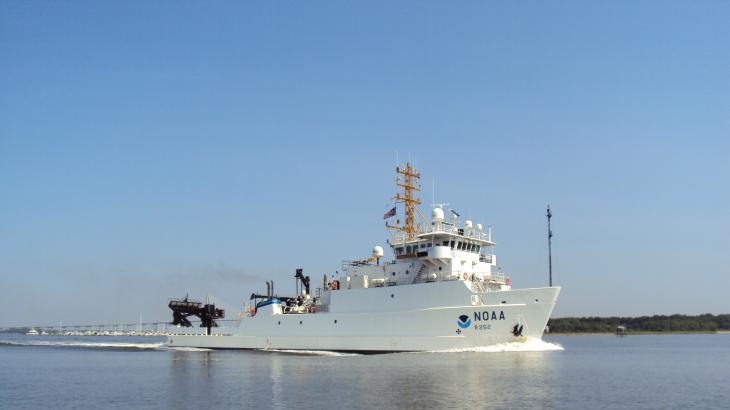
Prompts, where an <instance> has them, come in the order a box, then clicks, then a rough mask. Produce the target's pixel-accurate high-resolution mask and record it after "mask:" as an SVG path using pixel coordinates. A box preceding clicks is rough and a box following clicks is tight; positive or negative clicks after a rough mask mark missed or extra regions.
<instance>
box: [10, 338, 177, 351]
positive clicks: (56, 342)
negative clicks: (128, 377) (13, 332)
mask: <svg viewBox="0 0 730 410" xmlns="http://www.w3.org/2000/svg"><path fill="white" fill-rule="evenodd" d="M0 344H4V345H13V346H51V347H85V348H99V349H103V348H106V349H159V348H161V347H162V346H163V345H164V343H162V342H160V343H117V342H107V343H95V342H78V341H64V340H54V341H48V340H28V341H20V340H0Z"/></svg>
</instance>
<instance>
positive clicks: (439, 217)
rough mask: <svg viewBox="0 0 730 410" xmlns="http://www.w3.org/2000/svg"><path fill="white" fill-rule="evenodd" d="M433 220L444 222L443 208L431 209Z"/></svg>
mask: <svg viewBox="0 0 730 410" xmlns="http://www.w3.org/2000/svg"><path fill="white" fill-rule="evenodd" d="M431 220H432V221H433V222H443V221H444V210H443V209H441V208H433V211H431Z"/></svg>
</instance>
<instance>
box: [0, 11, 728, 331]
mask: <svg viewBox="0 0 730 410" xmlns="http://www.w3.org/2000/svg"><path fill="white" fill-rule="evenodd" d="M729 17H730V3H729V2H726V1H700V2H688V1H676V2H674V1H661V2H660V1H656V2H651V1H643V2H635V1H615V2H585V1H576V2H568V1H564V2H543V1H536V2H520V4H515V3H513V2H482V1H476V2H458V3H449V4H447V3H444V2H423V1H414V2H397V4H393V2H371V1H368V2H359V3H356V2H290V3H284V2H264V3H255V2H217V3H215V4H210V3H205V4H201V3H196V2H178V1H174V2H162V1H160V2H118V3H114V2H98V1H89V2H81V1H78V2H66V1H48V2H42V1H28V2H9V1H6V2H3V4H2V5H0V190H1V191H0V326H2V325H19V324H38V323H57V322H58V321H59V320H63V321H64V322H65V323H69V324H70V323H85V322H112V321H136V320H137V319H138V315H140V314H141V315H142V316H143V319H145V320H148V319H149V320H152V319H155V320H158V319H168V316H169V314H168V312H167V308H166V299H167V298H168V297H172V296H181V295H183V296H184V294H185V292H186V291H190V292H191V295H196V296H202V295H204V294H205V292H209V293H210V294H211V295H213V296H214V298H215V299H216V300H217V301H219V303H221V304H223V305H224V306H226V307H228V308H229V309H235V308H236V307H237V306H240V302H242V301H243V300H244V299H247V297H248V295H249V294H250V293H251V292H252V291H254V290H256V291H261V290H262V289H265V288H264V281H265V280H266V279H269V278H273V279H274V280H275V281H276V283H277V287H278V288H279V289H281V290H282V291H284V290H286V289H293V283H294V281H293V279H292V276H293V272H294V269H295V268H297V267H303V268H304V269H305V271H306V272H307V273H309V274H311V275H313V276H314V277H317V278H318V277H320V275H321V274H323V273H332V272H334V271H335V270H337V269H339V264H340V261H341V260H342V259H351V258H358V257H362V256H367V255H368V254H369V252H370V250H371V248H372V246H373V245H375V244H384V243H385V238H386V236H385V232H384V230H383V227H382V224H383V221H382V215H383V212H385V211H386V210H387V209H388V203H389V197H390V196H392V194H393V193H394V189H395V187H394V185H393V175H394V174H393V167H394V163H395V157H396V153H399V155H400V158H401V159H404V158H406V157H407V156H408V154H409V153H410V155H411V157H412V158H414V159H415V161H416V165H417V166H419V168H420V169H421V171H422V173H423V175H424V188H425V190H424V192H423V199H424V202H426V203H429V202H430V201H431V192H430V185H431V180H432V178H435V179H436V186H437V188H436V191H437V192H436V199H437V202H450V203H451V204H452V205H453V206H454V207H455V208H457V209H459V210H460V211H462V212H463V213H466V214H467V216H468V215H471V219H473V220H475V221H476V222H482V223H484V224H491V225H493V226H494V229H495V237H496V240H497V243H498V247H497V252H498V256H499V260H500V265H501V266H502V267H503V269H504V270H505V271H506V272H507V273H508V274H510V275H511V276H512V279H513V283H514V285H515V286H517V287H534V286H542V285H545V284H546V282H547V267H546V265H547V264H546V259H547V252H546V244H545V230H546V228H545V219H544V211H545V209H544V208H545V205H546V204H547V203H548V202H549V203H551V204H552V205H553V207H554V214H555V216H554V218H553V220H554V232H555V237H554V270H555V282H556V283H557V284H559V285H562V286H563V293H562V295H561V298H560V300H559V303H558V307H557V309H556V312H555V314H556V316H568V315H641V314H653V313H691V314H695V313H703V312H713V313H720V312H730V299H728V297H727V295H728V289H730V251H729V250H728V248H729V246H728V245H730V235H729V234H730V212H729V211H728V209H729V207H728V202H729V201H730V188H729V187H730V184H729V182H730V181H729V180H730V165H729V164H730V74H729V73H730V24H728V18H729Z"/></svg>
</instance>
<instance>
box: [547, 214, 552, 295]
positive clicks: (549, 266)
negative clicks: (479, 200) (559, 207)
mask: <svg viewBox="0 0 730 410" xmlns="http://www.w3.org/2000/svg"><path fill="white" fill-rule="evenodd" d="M552 217H553V213H552V212H550V205H548V207H547V221H548V274H549V275H550V287H553V245H552V242H553V230H552V229H551V228H550V219H551V218H552Z"/></svg>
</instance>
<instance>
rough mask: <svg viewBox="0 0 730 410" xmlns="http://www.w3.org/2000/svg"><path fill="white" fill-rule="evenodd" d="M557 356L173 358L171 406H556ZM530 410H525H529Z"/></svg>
mask: <svg viewBox="0 0 730 410" xmlns="http://www.w3.org/2000/svg"><path fill="white" fill-rule="evenodd" d="M559 355H560V353H556V352H519V353H517V352H514V353H496V354H480V353H471V352H468V353H400V354H382V355H367V356H341V357H338V356H309V355H292V354H285V353H279V352H256V351H250V352H235V351H210V352H170V358H169V359H170V375H171V378H172V379H173V383H172V384H171V390H172V391H171V392H170V393H171V394H170V397H174V398H175V399H174V400H173V402H172V403H174V404H175V405H185V404H189V403H191V402H196V401H199V400H200V397H209V398H210V399H211V404H214V403H219V404H225V403H228V404H232V403H238V404H241V405H247V406H253V407H270V406H273V407H286V406H295V405H298V403H299V404H301V403H310V404H311V405H318V406H325V407H339V406H344V407H356V408H357V407H363V406H368V407H372V406H375V407H386V408H392V407H401V408H402V407H429V408H432V407H453V406H459V407H461V406H477V407H483V406H484V405H493V406H498V407H499V406H500V405H503V406H508V405H514V404H515V402H516V401H517V402H520V401H521V400H524V401H525V403H530V402H532V403H535V402H539V403H543V404H544V405H551V403H555V402H556V399H555V397H556V394H558V393H559V389H558V388H557V387H556V386H555V385H554V383H549V382H546V381H547V380H555V379H556V375H555V372H556V369H555V366H556V359H557V358H558V357H557V356H559ZM528 407H529V406H528Z"/></svg>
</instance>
